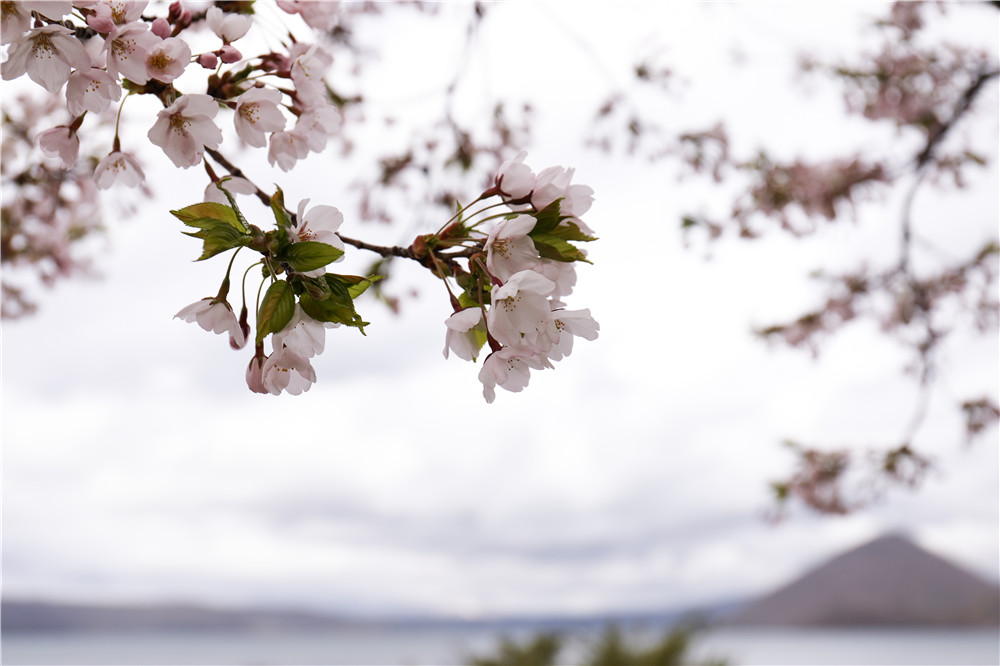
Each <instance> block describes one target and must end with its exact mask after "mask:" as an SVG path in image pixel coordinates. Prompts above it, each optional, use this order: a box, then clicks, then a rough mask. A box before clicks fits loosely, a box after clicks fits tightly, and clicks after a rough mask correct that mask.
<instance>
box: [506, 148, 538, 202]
mask: <svg viewBox="0 0 1000 666" xmlns="http://www.w3.org/2000/svg"><path fill="white" fill-rule="evenodd" d="M527 155H528V151H526V150H522V151H521V152H520V153H518V154H517V157H515V158H514V159H512V160H507V161H506V162H504V163H503V164H501V165H500V169H499V171H498V172H497V178H496V184H497V187H499V188H500V191H501V192H503V193H504V194H506V195H507V196H509V197H510V198H512V199H523V198H524V197H526V196H528V195H529V194H531V191H532V190H533V189H535V174H534V173H533V172H532V171H531V168H530V167H529V166H528V165H526V164H525V163H524V158H525V157H526V156H527Z"/></svg>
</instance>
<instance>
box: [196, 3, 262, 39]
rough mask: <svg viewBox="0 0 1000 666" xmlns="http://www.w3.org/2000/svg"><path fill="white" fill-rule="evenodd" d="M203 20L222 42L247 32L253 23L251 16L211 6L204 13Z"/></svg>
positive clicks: (237, 37)
mask: <svg viewBox="0 0 1000 666" xmlns="http://www.w3.org/2000/svg"><path fill="white" fill-rule="evenodd" d="M205 22H206V23H208V27H209V28H211V30H212V32H214V33H215V34H216V35H217V36H218V37H219V39H221V40H222V41H223V43H225V44H228V43H230V42H235V41H236V40H237V39H239V38H240V37H242V36H243V35H245V34H247V32H248V31H249V30H250V27H251V26H252V25H253V16H252V15H250V14H237V13H236V12H224V11H222V10H221V9H219V8H218V7H215V6H212V7H209V8H208V11H207V12H206V13H205Z"/></svg>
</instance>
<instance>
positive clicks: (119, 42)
mask: <svg viewBox="0 0 1000 666" xmlns="http://www.w3.org/2000/svg"><path fill="white" fill-rule="evenodd" d="M159 41H160V38H159V37H157V36H156V35H154V34H153V33H152V32H150V31H149V29H148V28H147V27H146V25H145V24H144V23H127V24H125V25H122V26H119V27H117V28H115V29H114V31H112V33H111V34H110V35H108V39H107V41H106V42H105V43H104V48H105V49H106V50H107V52H108V73H109V74H111V75H112V76H115V77H117V76H118V75H119V74H120V75H121V76H123V77H125V78H126V79H128V80H129V81H132V82H133V83H146V81H148V80H149V75H148V74H147V73H146V52H147V51H148V50H149V49H151V48H152V47H153V46H154V45H155V44H156V43H157V42H159Z"/></svg>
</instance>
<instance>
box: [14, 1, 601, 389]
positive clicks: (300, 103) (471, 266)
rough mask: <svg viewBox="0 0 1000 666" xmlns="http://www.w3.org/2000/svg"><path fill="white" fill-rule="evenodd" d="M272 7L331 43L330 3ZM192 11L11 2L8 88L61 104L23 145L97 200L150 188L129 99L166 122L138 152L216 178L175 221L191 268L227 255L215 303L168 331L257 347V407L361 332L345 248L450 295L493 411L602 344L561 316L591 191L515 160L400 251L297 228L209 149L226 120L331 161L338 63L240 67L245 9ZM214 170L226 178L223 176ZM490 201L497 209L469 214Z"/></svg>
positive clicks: (295, 58) (568, 315) (258, 61)
mask: <svg viewBox="0 0 1000 666" xmlns="http://www.w3.org/2000/svg"><path fill="white" fill-rule="evenodd" d="M276 3H277V6H278V7H279V8H281V9H282V10H284V11H285V12H286V13H287V14H295V15H298V16H299V17H300V18H301V19H302V20H303V21H304V22H305V23H306V24H307V25H308V26H309V27H311V28H313V29H316V30H318V31H330V30H331V29H332V28H333V26H334V24H335V22H336V21H337V16H338V14H337V12H338V3H333V2H297V1H294V0H276ZM194 7H196V8H195V9H189V8H187V7H186V6H185V5H184V4H183V3H181V2H179V1H177V2H173V3H172V4H170V5H169V8H168V11H167V13H166V15H165V16H147V15H145V11H146V9H147V0H72V1H71V0H46V1H43V2H32V1H23V2H4V3H2V12H3V25H2V28H3V29H2V44H3V48H4V49H5V51H6V56H7V57H6V60H5V61H4V62H3V67H2V76H3V78H4V79H5V80H12V79H18V78H20V77H27V78H29V79H31V80H32V81H33V82H35V83H36V84H38V85H39V86H41V87H42V88H44V89H45V90H46V91H48V93H49V94H50V96H51V97H53V98H56V99H58V100H59V101H60V104H62V103H63V102H64V104H65V108H66V110H67V111H68V113H69V119H68V120H67V121H66V122H65V123H64V124H60V125H57V126H55V127H49V128H46V129H44V130H43V131H41V132H38V133H37V134H35V136H34V137H33V138H34V140H35V142H36V143H37V144H38V146H39V149H40V150H41V151H42V152H43V153H44V154H45V155H46V156H47V157H49V158H50V159H51V160H53V161H58V163H59V164H60V165H61V167H62V169H63V170H64V171H69V170H71V169H75V170H76V171H82V172H83V173H84V176H85V177H88V178H89V177H90V176H91V174H90V173H87V170H88V169H92V170H93V171H92V180H90V181H88V184H87V186H86V188H84V189H86V190H87V191H88V192H90V193H91V194H93V195H96V192H95V190H96V189H106V188H109V187H111V186H112V185H114V184H116V183H119V184H122V185H125V186H129V187H140V188H144V187H145V174H144V173H143V169H142V167H141V165H140V163H139V161H138V159H137V157H136V152H135V151H129V150H125V149H123V148H122V144H123V140H122V134H123V133H124V132H127V131H128V128H131V127H135V126H136V123H134V122H133V123H127V124H125V125H124V126H123V124H122V123H121V122H120V120H121V117H122V112H123V109H124V107H125V104H126V102H127V100H128V99H129V98H130V97H132V96H134V95H152V96H154V97H155V98H156V99H158V100H159V102H160V103H161V104H162V107H163V108H162V109H161V110H158V111H157V112H156V114H155V118H151V119H149V122H148V124H146V126H145V127H146V128H147V129H146V138H147V139H148V140H149V142H150V143H151V144H153V145H154V146H156V147H158V148H159V149H160V150H161V151H162V152H163V153H164V155H165V156H166V157H167V158H168V159H169V160H170V162H171V163H172V164H173V165H174V166H175V167H176V168H179V169H188V168H190V167H193V166H197V165H201V164H204V166H205V170H206V172H207V174H208V176H209V178H210V180H211V182H210V183H209V186H208V188H207V189H206V191H205V196H204V200H203V201H202V202H200V203H195V204H192V205H189V206H186V207H183V208H179V209H177V210H173V211H171V213H172V214H173V215H174V216H175V217H177V218H178V219H179V220H181V222H183V223H184V225H186V226H187V227H189V228H190V230H189V231H186V232H185V233H186V234H187V235H189V236H192V237H194V238H197V239H199V240H201V241H202V242H203V248H202V253H201V255H200V256H199V257H198V260H204V259H209V258H211V257H214V256H217V255H220V254H223V253H232V254H231V257H230V260H229V265H228V268H227V269H226V273H225V277H224V279H223V280H222V283H221V286H220V287H219V289H218V291H217V292H216V293H215V295H213V296H208V297H205V298H202V299H199V300H198V301H196V302H194V303H192V304H190V305H188V306H186V307H184V308H182V309H181V310H180V311H179V312H177V314H176V315H175V316H176V318H179V319H181V320H183V321H187V322H191V323H195V324H197V325H198V326H200V327H201V328H203V329H205V330H207V331H211V332H214V333H217V334H224V335H226V336H227V337H228V341H229V344H230V346H231V347H232V348H234V349H237V350H239V349H243V348H245V347H246V346H247V345H248V343H249V342H250V340H251V339H253V340H254V344H253V350H254V352H253V356H252V357H251V359H250V362H249V364H248V367H247V371H246V382H247V385H248V387H249V388H250V389H251V390H252V391H254V392H258V393H268V394H273V395H278V394H281V393H283V392H287V393H290V394H293V395H297V394H301V393H302V392H304V391H307V390H309V388H310V387H311V386H312V384H313V383H314V382H315V381H316V372H315V369H314V368H313V365H312V360H311V359H313V358H314V357H315V356H316V355H318V354H320V353H322V352H323V350H324V347H325V336H326V329H328V328H332V327H338V326H347V327H354V328H358V329H359V330H361V331H362V332H364V327H365V326H366V325H367V324H368V323H367V322H365V321H363V320H362V318H361V317H360V316H359V315H358V313H357V311H356V310H355V307H354V299H355V298H357V297H358V296H360V295H361V294H362V293H363V292H364V291H365V290H366V289H367V288H368V287H369V286H370V285H371V284H372V283H373V282H374V281H375V280H377V279H380V278H379V276H368V277H363V276H354V275H339V274H335V273H332V272H328V266H329V265H330V264H332V263H334V262H336V261H339V260H340V259H341V258H342V257H343V255H344V250H345V240H347V241H348V242H349V243H350V244H352V245H355V246H356V247H358V248H361V249H365V250H369V251H374V252H378V253H380V254H381V255H382V256H383V257H389V256H400V257H406V258H409V259H413V260H415V261H418V262H420V263H421V264H423V265H424V266H425V267H426V268H428V269H429V270H431V271H432V272H434V273H435V274H436V275H437V276H438V277H440V278H441V279H442V280H443V282H444V283H445V285H446V286H447V289H448V291H449V298H450V302H451V305H452V309H453V311H454V314H453V315H452V316H451V317H449V319H448V321H447V322H446V326H447V331H448V332H447V342H446V346H445V356H446V357H447V356H448V354H449V352H454V353H455V354H456V355H457V356H459V357H460V358H464V359H467V360H475V359H476V358H477V357H478V356H479V352H480V350H481V349H482V347H483V346H484V345H485V344H487V343H488V344H489V346H490V350H491V352H490V353H489V354H488V355H487V357H486V359H485V361H484V362H483V366H482V369H481V372H480V373H479V378H480V380H481V381H482V383H483V394H484V396H485V398H486V400H487V401H488V402H492V401H493V400H494V398H495V389H496V387H497V386H500V387H501V388H504V389H507V390H509V391H520V390H522V389H523V388H524V387H525V386H526V385H527V383H528V379H529V374H530V371H531V370H540V369H542V368H551V367H552V364H553V362H556V361H559V360H561V359H563V358H564V357H565V356H567V355H568V354H569V353H570V352H571V351H572V347H573V340H574V338H575V337H583V338H584V339H587V340H593V339H595V338H596V337H597V331H598V325H597V322H596V321H594V319H593V318H592V317H591V316H590V312H589V310H569V309H567V308H566V306H565V303H564V301H563V299H564V298H566V297H567V296H569V295H570V294H571V293H572V290H573V287H574V285H575V283H576V273H575V264H576V262H580V261H583V262H587V261H588V260H587V258H586V253H585V252H584V251H583V250H582V249H580V248H579V247H577V245H575V243H580V242H589V241H592V240H595V238H594V237H593V235H592V233H593V232H592V231H591V230H590V229H589V228H588V227H587V226H586V224H584V222H583V221H582V220H581V216H582V215H583V214H584V213H586V212H587V210H588V209H589V208H590V205H591V201H592V194H593V191H592V190H591V189H590V188H589V187H587V186H585V185H580V184H574V183H573V182H572V179H573V170H572V169H566V168H563V167H551V168H549V169H545V170H543V171H540V172H538V173H535V172H534V171H532V169H531V168H529V167H528V166H527V165H525V164H524V157H525V153H523V152H522V153H521V154H520V155H518V156H517V157H516V158H514V159H512V160H509V161H507V162H505V163H504V164H502V166H501V167H500V169H499V173H498V174H497V176H496V177H495V179H494V183H493V185H492V186H491V187H490V188H488V189H487V190H486V191H485V192H483V194H482V195H480V197H479V198H478V199H476V201H474V202H473V204H471V205H470V206H469V207H466V208H461V209H460V210H459V212H458V213H457V214H456V216H455V217H453V218H452V219H450V220H448V221H447V222H446V223H445V224H444V225H443V226H442V228H441V229H440V230H439V231H438V232H437V233H435V234H428V235H424V236H420V237H418V238H417V240H416V241H414V243H413V245H412V246H410V247H408V248H401V247H393V248H385V247H378V246H373V245H370V244H367V243H363V242H360V241H354V240H351V239H342V238H341V236H340V235H339V228H340V226H341V224H342V223H343V219H344V217H343V215H342V214H341V213H340V211H339V210H337V209H336V208H334V207H332V206H327V205H317V206H311V207H310V206H309V200H308V199H305V200H303V201H301V202H300V203H299V205H298V208H297V210H296V212H295V213H292V212H291V211H290V210H289V209H286V208H285V204H284V195H283V193H282V191H281V189H280V188H278V189H277V191H276V192H275V193H274V194H273V195H270V196H269V195H267V194H265V193H264V192H263V191H262V190H261V189H260V188H259V187H258V186H257V185H255V184H254V183H252V182H251V181H249V180H248V179H246V178H245V177H244V174H243V172H242V171H240V170H239V169H238V168H236V167H235V166H233V165H232V163H231V162H230V161H229V160H228V158H227V157H226V156H224V155H222V154H221V153H220V152H219V150H218V149H219V147H220V146H221V145H222V143H223V141H224V135H225V133H224V131H223V130H224V127H223V126H222V125H221V124H220V123H219V115H220V111H223V112H224V113H231V123H232V131H233V132H235V134H236V136H237V137H238V138H239V140H240V141H241V143H242V145H244V146H248V147H251V148H257V149H266V156H267V161H268V162H269V164H270V165H271V166H272V167H277V168H278V169H281V170H284V171H288V170H290V169H292V168H293V167H294V166H295V164H296V163H297V162H298V161H299V160H301V159H304V158H305V157H306V156H308V155H309V154H310V153H312V152H320V151H322V150H324V149H325V148H326V146H327V143H328V140H329V138H330V137H331V136H333V135H334V134H335V133H336V132H337V130H338V128H339V124H340V115H339V111H338V109H337V107H336V106H335V105H334V104H333V103H332V102H331V99H333V98H334V97H335V96H334V95H333V94H332V93H331V92H330V90H329V89H328V87H327V84H326V82H325V81H324V75H325V73H326V72H327V70H328V69H329V68H330V66H331V64H332V56H331V55H330V53H329V52H327V51H326V50H325V49H324V48H322V47H321V46H320V45H318V44H315V43H308V42H305V41H300V40H297V39H296V38H295V37H294V36H292V35H291V33H289V35H288V41H287V43H286V44H284V45H283V46H282V47H281V48H282V50H280V51H274V50H271V51H268V52H265V53H261V54H259V55H255V56H252V57H245V56H244V54H243V52H242V51H243V50H248V49H249V48H252V47H248V46H245V45H246V44H248V43H250V40H244V37H246V35H248V34H249V33H250V31H251V30H253V29H254V25H255V16H256V15H255V14H254V4H253V3H251V2H238V3H237V2H234V3H228V2H227V3H221V2H220V3H215V4H214V5H211V6H208V7H207V8H206V9H200V8H199V7H200V5H196V6H194ZM197 73H201V74H203V75H204V76H203V81H202V83H201V84H200V85H202V88H200V89H197V91H195V88H193V87H192V86H197V85H199V84H198V83H194V81H195V80H196V79H194V78H192V76H191V75H193V74H197ZM181 82H183V85H184V86H185V87H186V88H187V89H186V90H185V91H182V90H181V89H180V87H179V85H180V84H181ZM189 82H192V83H189ZM113 104H116V105H119V106H118V113H117V116H114V115H113V114H111V113H110V111H112V105H113ZM106 112H107V113H106ZM88 114H92V117H91V118H90V119H88V118H87V116H88ZM93 116H97V122H96V123H95V122H93ZM289 116H291V119H292V123H293V124H291V125H289V120H290V118H289ZM112 117H114V118H115V129H114V138H113V141H111V142H110V144H111V145H110V146H107V145H106V144H105V146H104V150H106V151H107V152H106V153H105V152H103V151H102V152H100V153H99V154H98V159H93V160H91V159H87V158H84V159H80V154H81V149H80V130H81V128H82V127H83V126H84V125H85V123H86V125H87V127H88V130H87V131H88V132H89V131H90V129H89V128H91V127H93V128H94V129H96V128H98V127H101V126H102V125H101V121H102V119H103V120H104V122H109V121H108V119H109V118H112ZM125 143H131V139H128V140H127V141H126V142H125ZM84 152H85V154H86V151H84ZM206 158H211V159H212V160H213V162H214V163H215V164H217V165H219V166H220V167H222V168H225V169H226V170H227V171H228V172H229V173H228V175H225V174H224V175H223V176H222V177H219V176H218V175H217V174H216V172H215V169H214V167H213V166H211V164H210V163H209V162H208V160H207V159H206ZM95 164H96V167H95V166H93V165H95ZM144 191H145V190H144ZM235 194H251V195H254V196H256V197H257V199H259V200H260V201H261V202H262V203H263V204H264V205H265V206H267V207H269V208H270V209H271V212H272V213H273V215H274V220H275V224H274V227H273V228H272V229H270V230H268V231H264V230H263V229H262V228H260V227H258V226H256V225H254V224H251V223H250V222H248V220H247V218H246V216H244V214H243V212H242V211H241V210H240V208H239V207H238V206H237V203H236V200H235V199H234V195H235ZM90 198H94V197H93V196H91V197H90ZM494 198H495V199H498V200H499V202H497V203H492V204H490V205H485V206H484V207H483V208H481V209H479V210H476V211H472V210H471V206H473V205H476V204H479V203H481V202H485V201H487V200H489V199H494ZM498 209H499V210H502V212H497V210H498ZM244 249H246V250H248V251H250V252H255V253H257V255H259V258H256V259H255V261H254V262H253V264H252V265H251V266H250V268H253V267H254V266H259V267H260V274H261V282H260V285H259V288H257V289H256V290H254V289H253V287H251V293H254V291H255V292H256V293H257V298H256V301H255V302H254V301H252V300H250V299H248V298H247V281H248V279H249V276H250V274H251V273H250V268H248V269H247V271H246V272H245V273H244V274H243V278H242V281H241V292H242V301H243V302H242V307H241V308H240V311H239V315H237V314H236V311H235V309H234V307H233V305H232V304H231V303H230V300H229V291H230V286H231V279H232V278H231V274H232V272H233V266H234V260H235V258H236V256H237V255H238V254H239V253H240V252H241V250H244ZM462 262H464V266H463V265H462ZM455 287H457V289H455ZM251 313H253V317H254V324H253V327H251ZM268 338H270V346H271V351H270V352H269V353H268V352H266V351H265V343H266V342H267V340H268Z"/></svg>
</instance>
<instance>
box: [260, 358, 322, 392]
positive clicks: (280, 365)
mask: <svg viewBox="0 0 1000 666" xmlns="http://www.w3.org/2000/svg"><path fill="white" fill-rule="evenodd" d="M261 375H262V377H261V380H262V384H263V385H264V388H266V389H267V390H268V392H270V393H271V394H272V395H278V394H280V393H281V392H282V391H288V392H289V393H291V394H292V395H299V394H301V393H303V392H305V391H308V390H309V388H310V387H311V386H312V385H313V383H314V382H315V381H316V371H315V370H314V369H313V367H312V364H310V363H309V359H307V358H304V357H302V356H300V355H299V354H296V353H295V352H294V351H292V350H291V349H289V348H288V347H282V348H281V349H280V350H278V351H276V352H274V353H273V354H271V355H270V356H268V357H267V360H266V361H264V365H263V367H262V368H261Z"/></svg>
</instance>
